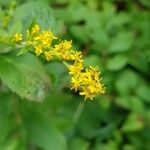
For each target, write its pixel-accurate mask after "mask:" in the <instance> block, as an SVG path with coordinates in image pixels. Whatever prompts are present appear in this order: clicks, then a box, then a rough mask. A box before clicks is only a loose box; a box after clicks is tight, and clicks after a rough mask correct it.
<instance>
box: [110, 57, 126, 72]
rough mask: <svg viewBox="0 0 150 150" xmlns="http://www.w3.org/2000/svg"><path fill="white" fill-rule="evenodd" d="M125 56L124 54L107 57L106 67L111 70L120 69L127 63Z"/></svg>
mask: <svg viewBox="0 0 150 150" xmlns="http://www.w3.org/2000/svg"><path fill="white" fill-rule="evenodd" d="M127 61H128V59H127V57H126V56H124V55H116V56H114V57H112V58H109V59H108V62H107V68H108V69H109V70H111V71H117V70H120V69H122V68H123V67H124V66H125V65H126V64H127Z"/></svg>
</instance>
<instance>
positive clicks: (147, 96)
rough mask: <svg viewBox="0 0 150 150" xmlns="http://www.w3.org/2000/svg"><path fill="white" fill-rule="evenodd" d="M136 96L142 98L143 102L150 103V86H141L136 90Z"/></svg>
mask: <svg viewBox="0 0 150 150" xmlns="http://www.w3.org/2000/svg"><path fill="white" fill-rule="evenodd" d="M136 93H137V95H138V96H139V97H140V98H142V99H143V100H144V101H146V102H149V103H150V86H149V85H147V84H146V83H145V84H142V85H140V86H138V87H137V88H136Z"/></svg>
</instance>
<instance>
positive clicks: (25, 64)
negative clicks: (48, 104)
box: [0, 54, 50, 101]
mask: <svg viewBox="0 0 150 150" xmlns="http://www.w3.org/2000/svg"><path fill="white" fill-rule="evenodd" d="M0 77H1V79H2V81H3V82H4V83H5V84H6V85H7V86H8V87H9V88H10V89H11V90H12V91H13V92H16V93H17V94H18V95H20V96H21V97H22V98H26V99H29V100H34V101H41V100H42V99H43V98H44V96H45V94H46V91H47V89H48V88H49V85H50V81H49V77H48V75H47V74H46V72H45V70H44V68H43V66H42V64H41V63H40V62H39V61H38V59H37V58H36V57H35V56H33V55H31V54H26V55H23V56H20V57H16V56H9V55H7V56H6V55H3V56H2V55H1V56H0Z"/></svg>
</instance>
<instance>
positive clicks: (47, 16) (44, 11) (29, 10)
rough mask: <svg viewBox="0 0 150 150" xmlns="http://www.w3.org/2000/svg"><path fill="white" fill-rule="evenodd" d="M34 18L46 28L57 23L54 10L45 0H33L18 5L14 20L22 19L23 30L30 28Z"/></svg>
mask: <svg viewBox="0 0 150 150" xmlns="http://www.w3.org/2000/svg"><path fill="white" fill-rule="evenodd" d="M33 20H35V22H37V23H38V24H40V25H41V26H42V28H44V29H49V28H53V27H54V24H55V20H54V17H53V14H52V10H51V8H50V6H48V5H47V3H45V2H42V1H31V2H27V3H24V4H22V5H20V6H19V7H17V9H16V10H15V12H14V20H13V21H14V22H16V21H17V22H18V21H21V22H22V24H23V27H24V29H23V31H26V30H27V29H28V28H29V26H30V24H31V23H32V22H33Z"/></svg>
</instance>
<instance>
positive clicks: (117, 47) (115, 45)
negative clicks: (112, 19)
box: [108, 32, 133, 53]
mask: <svg viewBox="0 0 150 150" xmlns="http://www.w3.org/2000/svg"><path fill="white" fill-rule="evenodd" d="M132 44H133V36H132V34H131V33H128V32H127V33H126V32H121V33H119V34H118V35H117V36H116V37H114V38H113V39H112V41H111V43H110V46H109V48H108V52H110V53H117V52H118V53H120V52H126V51H128V50H130V48H131V46H132Z"/></svg>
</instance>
